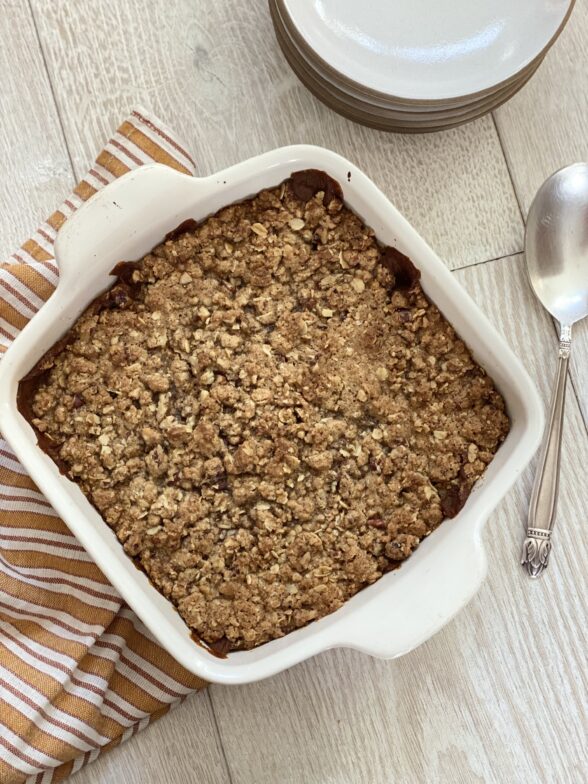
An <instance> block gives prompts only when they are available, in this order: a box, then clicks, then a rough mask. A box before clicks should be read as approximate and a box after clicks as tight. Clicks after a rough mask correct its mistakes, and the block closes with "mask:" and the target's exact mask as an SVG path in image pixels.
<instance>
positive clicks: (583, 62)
mask: <svg viewBox="0 0 588 784" xmlns="http://www.w3.org/2000/svg"><path fill="white" fill-rule="evenodd" d="M587 29H588V0H577V2H576V5H575V8H574V10H573V12H572V15H571V17H570V21H569V22H568V25H567V27H566V29H565V30H564V31H563V33H562V35H561V36H560V38H559V40H558V41H557V42H556V43H555V45H554V46H553V48H552V49H551V51H550V52H549V54H548V55H547V57H546V58H545V61H544V62H543V64H542V65H541V66H540V68H539V70H538V71H537V73H536V74H535V76H533V78H532V79H531V81H530V82H529V83H528V84H527V85H526V86H525V87H524V88H523V89H522V90H521V92H520V93H518V95H516V96H515V97H514V98H512V100H511V101H509V102H508V103H506V104H505V105H504V106H502V107H500V108H499V109H497V110H496V112H495V118H496V123H497V126H498V129H499V131H500V136H501V140H502V143H503V146H504V150H505V154H506V157H507V161H508V165H509V168H510V171H511V173H512V177H513V181H514V185H515V188H516V192H517V196H518V198H519V200H520V203H521V207H522V209H523V213H524V214H525V215H526V214H527V212H528V211H529V207H530V206H531V202H532V201H533V197H534V195H535V193H536V192H537V189H538V188H539V186H540V185H541V183H542V182H543V181H544V180H545V179H546V178H547V177H549V175H550V174H552V173H553V172H554V171H556V170H557V169H560V168H561V167H562V166H566V165H567V164H569V163H574V162H575V161H582V160H584V161H585V160H588V134H587V133H586V116H587V115H588V90H587V89H586V88H587V78H588V36H587V35H586V30H587Z"/></svg>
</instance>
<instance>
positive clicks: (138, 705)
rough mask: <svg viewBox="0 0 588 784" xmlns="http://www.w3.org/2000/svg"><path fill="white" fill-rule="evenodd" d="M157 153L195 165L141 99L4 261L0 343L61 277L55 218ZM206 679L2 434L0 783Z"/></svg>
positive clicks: (101, 741) (123, 728)
mask: <svg viewBox="0 0 588 784" xmlns="http://www.w3.org/2000/svg"><path fill="white" fill-rule="evenodd" d="M153 161H157V162H159V163H164V164H167V165H168V166H172V167H173V168H175V169H179V170H180V171H182V172H186V173H188V174H194V170H195V165H194V161H193V160H192V158H191V157H190V155H189V154H188V153H187V152H186V149H185V147H184V146H183V145H182V144H180V143H179V142H178V141H177V140H176V139H175V138H174V135H173V133H172V132H171V131H170V130H169V129H167V128H166V127H165V126H164V125H163V124H162V123H161V122H160V121H159V120H158V119H157V118H155V117H153V116H150V115H149V114H148V113H147V112H146V111H144V110H142V109H138V110H135V111H133V112H132V114H131V116H130V117H129V118H128V120H126V121H125V122H124V123H123V124H122V125H121V126H120V128H119V129H118V131H117V132H116V133H115V134H114V136H113V137H112V139H110V141H109V142H108V144H107V145H106V146H105V147H104V149H103V150H102V152H101V153H100V155H99V156H98V158H97V159H96V162H95V163H94V166H93V167H92V168H91V169H90V171H89V172H88V174H87V176H86V177H85V178H84V179H83V180H82V182H81V183H80V184H79V185H78V186H77V187H76V188H75V190H74V192H73V194H72V195H71V196H70V197H69V198H68V199H66V200H65V201H64V203H63V204H62V206H61V207H60V208H59V210H57V212H54V213H53V215H52V216H51V217H50V218H49V219H48V221H47V222H46V223H44V224H43V225H42V226H41V228H40V229H38V231H37V233H36V234H35V235H34V237H33V238H32V239H30V240H28V241H27V242H25V243H24V245H23V246H22V247H21V248H20V250H19V251H18V252H16V253H14V254H13V256H12V257H11V258H10V259H9V260H8V262H7V263H5V264H2V265H0V352H4V351H5V350H6V348H7V347H8V345H10V342H11V341H12V340H13V339H14V338H15V337H16V335H17V333H18V332H19V330H21V329H22V328H23V327H24V325H25V324H26V323H27V322H28V321H29V319H31V318H32V317H33V316H34V315H35V313H36V312H37V311H38V310H39V308H40V307H42V305H43V303H44V302H45V300H47V299H48V298H49V297H50V296H51V294H52V292H53V290H54V288H55V286H56V284H57V279H58V275H59V271H58V269H57V266H56V264H55V261H54V258H53V243H54V240H55V235H56V233H57V230H58V229H59V227H60V226H61V225H62V224H63V223H64V222H65V221H66V220H67V218H68V216H69V215H71V214H72V213H73V212H75V210H76V209H77V208H78V207H79V206H80V204H82V202H84V201H85V200H86V199H88V198H90V197H91V196H92V194H94V193H95V192H96V191H97V190H99V189H100V188H101V187H102V186H103V185H106V184H107V183H109V182H110V181H111V180H114V179H115V178H116V177H119V176H120V175H121V174H123V173H124V172H127V171H129V170H130V169H132V168H135V167H136V166H141V165H142V164H144V163H151V162H153ZM205 685H206V684H205V683H204V682H203V681H201V680H199V679H197V678H195V677H194V676H193V675H191V674H190V673H188V672H186V670H184V669H183V668H182V667H180V665H179V664H178V663H177V662H176V661H174V660H173V659H172V658H171V657H170V656H169V655H168V654H167V653H166V652H165V651H163V650H162V649H161V648H160V647H159V646H158V645H157V643H156V642H155V641H154V640H153V639H152V638H151V636H150V634H149V632H148V631H147V630H146V629H145V627H144V626H143V625H142V624H141V622H140V621H139V620H138V618H136V617H135V615H134V614H133V613H132V612H131V610H130V609H129V608H128V607H127V606H126V605H125V604H124V602H123V601H122V599H121V598H120V596H119V595H118V594H117V592H116V591H115V590H114V588H112V587H111V586H110V585H109V584H108V582H107V581H106V579H105V577H104V576H103V575H102V574H101V572H100V571H99V570H98V568H97V567H96V566H95V565H94V563H93V562H92V561H91V559H90V557H89V556H88V555H87V554H86V553H85V552H84V550H83V548H82V547H81V546H80V545H79V544H78V543H77V541H76V540H75V539H74V537H73V536H72V534H71V533H70V532H69V530H68V529H67V528H66V527H65V525H64V524H63V523H62V521H61V520H60V519H59V518H58V517H56V516H55V513H54V512H53V510H52V508H51V506H50V505H49V504H48V503H47V501H45V499H44V498H43V496H42V495H41V494H40V493H39V491H38V490H37V488H36V487H35V485H34V484H33V482H32V481H31V479H30V478H29V477H28V476H27V475H26V473H25V472H24V470H23V468H22V467H21V466H20V465H19V463H18V461H17V460H16V458H15V456H14V455H13V454H12V452H11V450H10V447H9V446H8V444H7V443H6V442H5V441H3V440H2V439H1V438H0V782H2V784H17V782H25V781H26V782H35V784H41V782H42V784H47V783H48V782H58V781H62V780H63V779H64V778H66V777H67V776H68V775H70V774H71V773H73V772H75V771H77V770H79V769H80V768H81V767H82V766H83V765H85V764H86V763H88V762H91V761H92V760H94V759H96V757H97V756H98V755H99V754H100V753H101V752H102V751H104V750H105V749H109V748H112V747H113V746H116V745H118V744H119V743H121V742H122V741H124V740H126V739H127V738H130V737H131V736H132V735H134V734H135V733H136V732H137V731H138V730H140V729H143V727H146V726H147V725H148V724H149V723H150V722H151V721H152V720H154V719H155V718H159V717H160V716H162V715H163V714H164V713H166V712H167V711H168V710H169V709H170V707H172V706H173V705H174V704H176V703H177V702H179V701H181V700H182V699H183V698H184V697H185V696H186V695H187V694H189V693H190V692H191V691H193V690H194V689H199V688H202V687H203V686H205Z"/></svg>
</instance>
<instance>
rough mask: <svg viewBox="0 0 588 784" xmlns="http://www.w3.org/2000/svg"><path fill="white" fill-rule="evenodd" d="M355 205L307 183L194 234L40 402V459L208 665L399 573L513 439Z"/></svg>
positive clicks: (491, 393)
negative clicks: (47, 457)
mask: <svg viewBox="0 0 588 784" xmlns="http://www.w3.org/2000/svg"><path fill="white" fill-rule="evenodd" d="M341 198H342V197H341V192H340V189H339V187H338V185H337V184H336V183H335V182H334V181H332V180H330V178H328V177H326V175H324V174H323V173H321V172H314V171H310V172H301V173H296V174H295V175H293V176H292V178H290V179H289V180H287V181H286V182H285V183H283V184H282V185H281V186H279V187H277V188H273V189H271V190H267V191H263V192H262V193H260V194H258V195H257V196H255V197H254V198H252V199H250V200H248V201H245V202H243V203H240V204H235V205H232V206H230V207H227V208H225V209H223V210H221V211H220V212H218V213H217V214H216V215H214V216H213V217H210V218H208V219H207V220H205V221H204V222H203V223H201V224H200V225H198V226H196V224H194V225H190V226H185V227H184V229H185V230H184V231H180V232H177V233H176V234H174V235H173V236H171V237H170V238H169V239H167V240H166V241H165V242H163V243H162V244H161V245H159V246H158V247H156V248H155V249H154V250H153V251H152V252H151V253H149V254H147V255H146V256H145V257H144V259H142V260H141V261H140V262H136V263H132V264H122V265H119V266H118V267H117V268H116V270H115V271H116V273H117V274H118V276H119V279H118V281H117V283H116V284H115V285H114V286H113V288H112V289H111V290H110V291H109V292H107V293H106V294H105V295H103V296H102V297H100V298H99V299H98V300H97V301H96V302H95V303H93V305H91V306H90V308H88V310H87V311H86V312H85V313H84V314H83V315H82V316H81V317H80V318H79V320H78V321H77V323H76V324H75V326H74V327H73V328H72V330H71V331H70V333H69V334H68V336H67V337H66V339H65V341H63V342H61V343H60V344H59V346H57V347H55V349H54V350H52V351H51V352H49V354H48V355H47V356H46V357H45V358H44V359H43V360H41V362H40V363H39V364H38V366H37V368H36V369H35V370H34V371H33V373H32V374H30V376H31V377H30V378H29V380H28V381H26V380H25V381H24V382H22V383H21V393H22V394H21V406H22V410H23V411H24V410H25V409H26V410H27V412H28V413H26V414H25V415H27V416H28V418H30V420H31V421H32V424H33V426H34V427H35V428H36V430H37V433H38V436H39V443H40V445H41V446H42V448H44V449H46V450H47V451H48V452H49V453H50V454H51V455H52V456H53V457H54V459H55V460H56V462H58V463H59V465H60V467H61V468H62V470H63V471H64V472H66V473H67V475H68V476H69V477H70V478H72V479H73V480H74V481H76V482H78V483H79V485H80V487H81V489H82V491H83V492H84V493H85V494H86V496H87V497H88V498H89V499H90V500H91V502H92V503H93V504H94V506H95V507H96V508H97V509H98V510H99V512H100V513H101V514H102V516H103V517H104V519H105V520H106V521H107V523H108V524H109V525H110V526H111V527H112V528H113V530H114V531H115V532H116V535H117V537H118V539H119V540H120V541H121V543H122V545H123V547H124V549H125V551H126V552H127V553H128V555H129V556H132V557H133V558H134V559H135V561H136V563H137V564H138V565H139V566H140V567H141V568H142V569H143V570H144V571H145V572H146V573H147V575H148V576H149V578H150V579H151V581H152V583H153V584H154V585H155V587H156V588H157V589H158V590H159V591H160V592H161V593H163V594H164V596H166V597H167V598H168V599H170V600H171V601H172V602H173V603H174V604H175V606H176V607H177V609H178V611H179V613H180V615H181V616H182V617H183V619H184V620H185V621H186V623H187V624H188V625H189V626H190V627H191V628H192V629H193V630H194V632H195V633H196V635H197V636H198V637H199V638H200V639H202V640H203V641H205V642H206V643H208V644H212V645H214V644H221V645H224V646H225V648H230V649H232V650H236V649H246V648H252V647H254V646H256V645H259V644H261V643H263V642H266V641H268V640H271V639H274V638H277V637H280V636H282V635H284V634H287V633H288V632H290V631H292V630H293V629H296V628H299V627H301V626H304V625H305V624H307V623H309V622H310V621H313V620H316V619H318V618H321V617H323V616H325V615H327V614H328V613H331V612H333V611H334V610H336V609H337V608H338V607H340V606H341V605H342V604H343V603H344V602H345V601H346V600H347V599H349V598H350V597H351V596H353V595H354V594H355V593H357V592H358V591H359V590H361V589H362V588H364V587H365V586H367V585H369V584H371V583H373V582H375V581H376V580H377V579H378V578H379V577H381V576H382V575H383V574H384V573H385V572H387V571H389V570H391V569H394V568H395V567H397V566H398V565H399V564H400V563H401V562H402V561H403V560H404V559H405V558H407V557H408V556H409V555H410V554H411V553H412V552H413V550H414V549H415V548H416V547H417V546H418V544H419V542H420V541H421V540H422V539H423V538H424V537H426V536H427V535H428V534H429V533H431V531H433V530H434V529H435V528H436V527H437V526H438V525H439V524H440V523H441V521H442V520H443V519H444V518H446V517H452V516H454V515H455V514H456V513H457V512H458V511H459V509H460V508H461V507H462V506H463V504H464V503H465V501H466V499H467V497H468V495H469V493H470V490H471V488H472V485H473V484H474V483H475V481H476V480H477V479H478V478H479V477H480V476H481V475H482V473H483V471H484V469H485V468H486V466H487V465H488V463H489V462H490V460H491V459H492V457H493V455H494V453H495V452H496V450H497V448H498V446H499V445H500V443H501V442H502V440H503V439H504V438H505V436H506V434H507V432H508V429H509V422H508V418H507V416H506V414H505V410H504V402H503V400H502V398H501V396H500V394H499V393H498V392H497V391H496V389H495V388H494V385H493V383H492V381H491V380H490V379H489V378H488V376H487V375H486V373H485V372H484V371H483V369H482V368H481V367H480V366H479V365H477V364H476V362H475V361H474V360H473V358H472V356H471V354H470V352H469V351H468V349H467V347H466V346H465V345H464V343H463V342H462V341H461V340H460V339H459V338H458V337H457V336H456V334H455V332H454V330H453V329H452V327H451V326H450V325H449V324H448V322H447V321H446V320H445V319H444V317H443V316H442V315H441V313H440V312H439V310H438V309H437V308H436V307H435V306H434V305H433V304H432V303H431V302H429V301H428V299H427V298H426V297H425V295H424V293H423V291H422V289H421V287H420V284H419V283H418V271H417V270H416V269H415V268H414V267H413V265H412V263H411V262H410V260H409V259H407V257H405V256H403V255H402V254H401V253H399V252H398V251H396V250H395V249H393V248H381V247H380V246H379V245H378V243H377V242H376V239H375V237H374V234H373V232H372V231H371V230H370V229H368V228H366V227H365V226H364V225H363V224H362V222H361V220H360V219H359V218H358V217H357V216H356V215H354V214H353V213H352V212H351V211H350V210H349V209H348V208H347V207H345V206H344V205H343V203H342V200H341ZM25 398H26V399H25Z"/></svg>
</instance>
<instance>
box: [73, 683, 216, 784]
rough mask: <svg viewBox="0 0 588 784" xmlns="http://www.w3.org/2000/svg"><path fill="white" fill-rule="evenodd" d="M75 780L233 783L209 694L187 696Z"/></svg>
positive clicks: (78, 783)
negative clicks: (182, 701)
mask: <svg viewBox="0 0 588 784" xmlns="http://www.w3.org/2000/svg"><path fill="white" fill-rule="evenodd" d="M71 780H72V781H73V782H75V784H111V783H112V784H191V783H192V782H194V784H229V783H230V778H229V775H228V772H227V767H226V763H225V759H224V756H223V752H222V749H221V745H220V742H219V737H218V732H217V729H216V725H215V721H214V717H213V714H212V709H211V707H210V698H209V696H208V694H207V693H206V692H200V693H198V694H193V695H192V696H190V697H188V699H187V700H186V701H185V702H184V703H182V704H181V705H179V706H178V707H177V708H175V709H174V710H173V711H171V712H170V713H168V714H167V715H166V716H164V717H163V718H162V719H160V720H159V721H158V722H156V723H155V724H153V726H151V727H147V729H145V730H143V731H142V732H140V733H138V734H137V735H135V737H134V738H132V739H131V740H129V741H127V742H126V743H124V744H123V745H122V746H119V747H118V748H116V749H113V750H112V751H109V752H108V754H104V755H102V756H101V757H98V759H97V760H96V761H95V762H93V763H92V764H91V765H88V767H86V768H82V770H80V771H79V773H76V774H75V776H73V777H72V779H71Z"/></svg>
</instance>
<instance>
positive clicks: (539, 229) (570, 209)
mask: <svg viewBox="0 0 588 784" xmlns="http://www.w3.org/2000/svg"><path fill="white" fill-rule="evenodd" d="M525 251H526V257H527V271H528V274H529V280H530V282H531V286H532V287H533V290H534V292H535V294H536V295H537V298H538V299H539V301H540V302H541V304H542V305H543V307H544V308H545V309H546V310H547V311H548V312H549V313H551V315H552V316H554V317H555V318H556V319H557V320H558V321H559V322H560V324H562V325H567V326H571V325H572V324H574V323H575V322H576V321H580V320H581V319H583V318H585V317H586V316H588V163H574V164H573V165H572V166H567V167H566V168H565V169H560V171H558V172H556V173H555V174H553V175H552V176H551V177H550V178H549V179H548V180H546V181H545V182H544V183H543V185H542V186H541V188H540V189H539V192H538V193H537V195H536V197H535V199H534V201H533V204H532V205H531V209H530V211H529V216H528V219H527V232H526V238H525Z"/></svg>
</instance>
